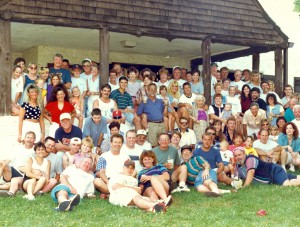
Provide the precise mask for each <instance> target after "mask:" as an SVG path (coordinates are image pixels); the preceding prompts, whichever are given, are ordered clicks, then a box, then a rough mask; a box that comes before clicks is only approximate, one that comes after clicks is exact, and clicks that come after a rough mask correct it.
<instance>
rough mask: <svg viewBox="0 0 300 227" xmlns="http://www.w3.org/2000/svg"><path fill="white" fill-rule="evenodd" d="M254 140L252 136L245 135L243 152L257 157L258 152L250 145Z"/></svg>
mask: <svg viewBox="0 0 300 227" xmlns="http://www.w3.org/2000/svg"><path fill="white" fill-rule="evenodd" d="M253 142H254V138H253V137H252V136H247V139H246V141H245V147H244V148H245V152H246V155H254V156H256V157H258V154H257V152H256V150H255V149H254V148H253V147H252V145H253Z"/></svg>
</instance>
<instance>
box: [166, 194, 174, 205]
mask: <svg viewBox="0 0 300 227" xmlns="http://www.w3.org/2000/svg"><path fill="white" fill-rule="evenodd" d="M172 202H173V200H172V196H171V195H169V196H168V197H167V198H166V199H165V200H164V204H165V206H166V207H169V206H171V204H172Z"/></svg>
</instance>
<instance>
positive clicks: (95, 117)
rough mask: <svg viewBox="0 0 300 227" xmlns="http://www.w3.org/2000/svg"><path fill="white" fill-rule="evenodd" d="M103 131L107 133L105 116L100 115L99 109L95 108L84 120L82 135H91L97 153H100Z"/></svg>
mask: <svg viewBox="0 0 300 227" xmlns="http://www.w3.org/2000/svg"><path fill="white" fill-rule="evenodd" d="M105 133H107V121H106V118H105V117H102V116H101V110H100V109H98V108H95V109H93V110H92V113H91V116H89V117H87V118H86V120H85V123H84V127H83V137H87V136H90V137H92V139H93V143H94V146H95V147H96V153H97V154H100V153H101V144H102V141H103V136H104V134H105Z"/></svg>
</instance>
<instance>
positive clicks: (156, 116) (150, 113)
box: [137, 98, 165, 121]
mask: <svg viewBox="0 0 300 227" xmlns="http://www.w3.org/2000/svg"><path fill="white" fill-rule="evenodd" d="M164 108H165V107H164V103H163V101H162V100H161V99H157V98H156V99H155V101H152V100H150V99H148V100H147V103H143V102H142V103H141V104H140V105H139V108H138V111H137V114H138V115H141V114H142V113H145V114H147V117H148V118H147V119H148V121H163V119H164V114H163V113H164Z"/></svg>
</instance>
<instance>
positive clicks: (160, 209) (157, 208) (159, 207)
mask: <svg viewBox="0 0 300 227" xmlns="http://www.w3.org/2000/svg"><path fill="white" fill-rule="evenodd" d="M149 212H151V213H164V212H166V205H165V204H164V203H157V204H155V205H154V206H153V207H151V208H150V209H149Z"/></svg>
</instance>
